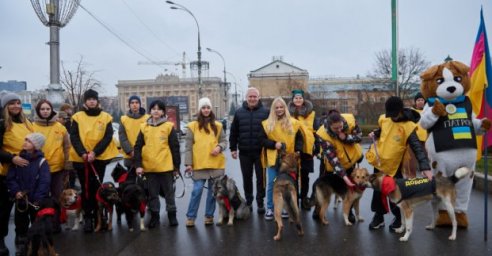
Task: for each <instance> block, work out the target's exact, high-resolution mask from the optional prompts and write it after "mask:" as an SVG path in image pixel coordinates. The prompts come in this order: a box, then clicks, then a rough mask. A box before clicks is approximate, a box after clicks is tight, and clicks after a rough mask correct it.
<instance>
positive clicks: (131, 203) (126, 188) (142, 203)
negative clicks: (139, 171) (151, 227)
mask: <svg viewBox="0 0 492 256" xmlns="http://www.w3.org/2000/svg"><path fill="white" fill-rule="evenodd" d="M120 188H121V190H122V192H121V206H122V207H123V211H124V213H125V217H126V223H127V224H128V229H129V230H130V232H133V228H134V225H133V221H134V220H135V217H137V216H138V218H139V223H140V231H145V230H146V228H145V224H144V218H145V209H146V207H147V197H146V195H145V191H144V189H143V188H142V187H141V186H140V185H138V184H137V183H132V182H125V183H123V184H120ZM137 213H139V215H137Z"/></svg>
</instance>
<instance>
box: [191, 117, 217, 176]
mask: <svg viewBox="0 0 492 256" xmlns="http://www.w3.org/2000/svg"><path fill="white" fill-rule="evenodd" d="M215 125H216V126H217V134H214V132H213V131H212V128H210V124H208V129H209V131H210V133H208V134H207V133H206V132H205V131H204V130H203V129H202V130H200V129H199V128H198V122H197V121H193V122H190V123H189V124H188V132H191V133H192V135H193V142H192V143H193V146H192V149H191V152H186V151H188V150H186V151H185V154H188V153H191V154H192V167H193V170H194V171H199V170H203V169H225V156H224V153H222V152H221V153H220V154H219V155H217V156H212V155H211V154H210V152H212V150H213V149H214V148H216V147H217V146H220V147H221V148H222V149H225V146H226V145H220V144H221V136H222V133H223V131H222V124H221V123H220V122H217V121H215ZM223 143H224V142H222V144H223ZM186 148H188V147H186ZM187 158H188V157H187ZM188 161H189V160H188ZM188 161H185V163H188Z"/></svg>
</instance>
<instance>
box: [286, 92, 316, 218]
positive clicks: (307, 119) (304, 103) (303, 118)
mask: <svg viewBox="0 0 492 256" xmlns="http://www.w3.org/2000/svg"><path fill="white" fill-rule="evenodd" d="M288 106H289V113H290V115H291V116H292V117H293V118H295V119H297V120H298V121H299V122H300V123H301V125H302V126H303V127H304V130H305V131H307V132H306V134H305V136H304V140H305V143H304V148H303V149H302V151H301V172H300V173H301V177H300V185H301V186H300V189H301V192H300V194H299V199H300V200H301V207H302V208H303V209H304V210H310V209H311V206H310V203H309V199H308V198H307V196H308V192H309V173H312V172H314V159H313V148H314V141H315V132H316V130H317V129H318V127H319V124H318V123H317V122H316V120H317V119H316V112H315V111H314V110H313V104H312V103H311V101H309V100H306V99H304V91H303V90H301V89H296V90H293V91H292V101H291V102H289V105H288Z"/></svg>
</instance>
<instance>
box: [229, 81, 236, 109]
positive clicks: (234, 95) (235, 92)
mask: <svg viewBox="0 0 492 256" xmlns="http://www.w3.org/2000/svg"><path fill="white" fill-rule="evenodd" d="M227 74H229V75H231V76H232V78H234V108H235V110H237V80H236V76H234V74H232V73H231V72H227Z"/></svg>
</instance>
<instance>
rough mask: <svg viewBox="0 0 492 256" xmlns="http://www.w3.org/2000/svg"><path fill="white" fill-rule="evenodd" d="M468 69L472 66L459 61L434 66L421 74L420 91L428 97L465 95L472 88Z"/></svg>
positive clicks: (446, 97)
mask: <svg viewBox="0 0 492 256" xmlns="http://www.w3.org/2000/svg"><path fill="white" fill-rule="evenodd" d="M468 70H470V68H469V67H468V66H467V65H465V64H463V63H461V62H459V61H448V62H445V63H443V64H439V65H435V66H432V67H430V68H428V69H427V70H426V71H424V72H423V73H422V74H421V75H420V78H421V79H422V84H421V85H420V91H421V92H422V95H423V96H424V97H425V98H426V99H428V98H432V97H440V98H443V99H446V100H453V99H455V98H456V97H458V96H461V95H465V94H466V93H467V92H468V90H470V78H469V76H468Z"/></svg>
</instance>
